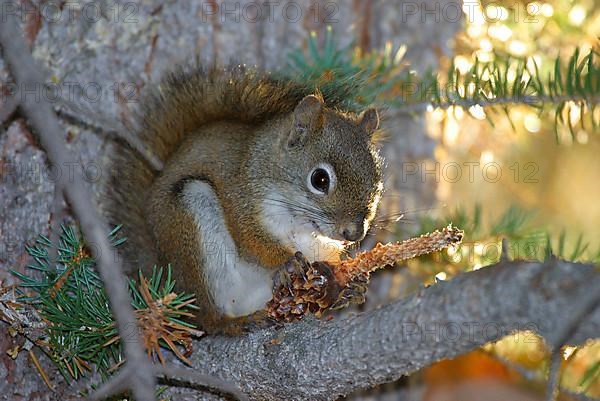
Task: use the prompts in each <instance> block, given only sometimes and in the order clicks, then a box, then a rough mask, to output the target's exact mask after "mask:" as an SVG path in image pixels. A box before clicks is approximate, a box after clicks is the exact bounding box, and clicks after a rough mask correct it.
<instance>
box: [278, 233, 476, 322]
mask: <svg viewBox="0 0 600 401" xmlns="http://www.w3.org/2000/svg"><path fill="white" fill-rule="evenodd" d="M463 235H464V233H463V231H462V230H459V229H458V228H456V227H452V225H449V226H448V227H445V228H444V229H442V230H436V231H434V232H433V233H430V234H425V235H421V236H420V237H416V238H410V239H408V240H406V241H403V242H397V243H391V244H377V245H376V246H375V248H373V249H372V250H370V251H366V252H361V253H359V254H358V255H356V256H355V257H354V258H351V259H346V260H343V261H340V262H339V263H336V264H331V263H327V262H313V263H310V262H308V261H307V260H306V258H304V256H303V255H302V253H300V252H297V253H296V254H295V255H294V257H293V258H291V259H290V260H289V261H288V262H287V263H286V264H285V265H284V267H283V268H282V269H281V270H280V271H279V274H278V275H277V276H276V277H275V280H274V286H273V298H272V299H271V300H270V301H269V302H268V303H267V314H268V315H269V316H270V317H271V318H273V319H275V320H277V321H282V322H291V321H294V320H299V319H301V318H302V317H303V316H304V315H305V314H307V313H312V314H314V315H316V316H321V315H322V314H323V312H325V311H327V310H332V309H340V308H343V307H345V306H348V305H349V304H353V303H354V304H359V303H363V302H364V299H365V297H364V296H365V292H366V290H367V285H368V283H369V275H370V273H371V272H373V271H375V270H377V269H381V268H384V267H386V266H390V265H393V264H395V263H397V262H400V261H403V260H407V259H411V258H414V257H417V256H420V255H425V254H428V253H432V252H437V251H440V250H442V249H444V248H447V247H449V246H453V245H458V244H460V242H461V241H462V238H463Z"/></svg>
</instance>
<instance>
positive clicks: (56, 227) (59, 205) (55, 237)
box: [48, 183, 65, 263]
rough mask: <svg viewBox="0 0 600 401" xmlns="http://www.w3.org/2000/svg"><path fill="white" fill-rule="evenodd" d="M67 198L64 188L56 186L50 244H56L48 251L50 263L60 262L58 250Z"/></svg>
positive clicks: (51, 214) (51, 211)
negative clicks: (64, 205)
mask: <svg viewBox="0 0 600 401" xmlns="http://www.w3.org/2000/svg"><path fill="white" fill-rule="evenodd" d="M64 200H65V196H64V193H63V187H62V185H60V184H59V183H56V184H55V185H54V199H52V208H51V209H50V235H49V237H50V242H51V243H52V244H55V246H53V247H51V248H50V249H49V251H48V260H49V261H50V263H56V261H57V260H58V248H59V246H60V244H59V242H60V241H59V238H60V224H61V221H62V218H63V203H64Z"/></svg>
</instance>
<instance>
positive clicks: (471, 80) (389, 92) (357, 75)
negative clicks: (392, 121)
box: [289, 29, 600, 132]
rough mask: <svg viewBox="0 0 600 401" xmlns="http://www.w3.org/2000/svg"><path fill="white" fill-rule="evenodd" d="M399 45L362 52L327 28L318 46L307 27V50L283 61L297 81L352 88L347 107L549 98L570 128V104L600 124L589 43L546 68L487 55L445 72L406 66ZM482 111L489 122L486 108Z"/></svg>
mask: <svg viewBox="0 0 600 401" xmlns="http://www.w3.org/2000/svg"><path fill="white" fill-rule="evenodd" d="M405 52H406V47H404V46H402V47H400V48H399V49H398V50H397V51H396V52H395V53H393V52H392V49H391V48H390V47H387V48H386V49H385V50H384V51H383V52H380V51H376V52H372V53H368V54H361V53H360V52H358V51H356V50H354V49H353V47H352V46H348V47H346V48H343V49H338V48H337V46H336V42H335V39H334V37H333V33H332V30H330V29H329V30H328V31H327V33H326V36H325V40H324V45H323V48H322V49H319V48H318V46H317V37H316V35H314V34H313V35H311V36H310V37H309V38H308V52H307V53H305V52H304V51H302V50H297V51H295V52H292V53H291V54H290V55H289V67H290V69H291V70H292V71H294V74H295V75H294V74H293V75H292V76H293V77H294V78H295V79H297V80H298V81H300V82H305V83H306V82H308V83H311V84H312V85H313V86H314V87H315V88H319V89H321V88H324V90H327V91H329V92H331V91H335V90H339V91H341V92H343V93H352V96H351V97H349V98H348V100H347V101H346V105H347V107H349V108H361V107H365V106H366V105H369V104H379V105H381V106H383V107H391V108H392V109H393V110H394V111H395V112H397V113H409V114H411V113H419V112H424V111H429V110H433V109H436V108H438V109H448V108H450V107H452V106H460V107H463V108H465V109H470V108H471V107H475V106H479V107H482V108H486V109H489V111H492V112H496V111H497V110H496V109H498V108H500V109H501V111H503V112H504V113H505V114H507V115H508V107H509V106H513V105H525V106H530V107H534V108H536V109H537V110H539V111H540V112H541V111H543V110H544V109H545V106H549V105H553V106H554V115H555V120H556V123H557V125H560V124H562V125H565V126H568V127H569V129H570V130H571V132H573V128H574V127H573V125H574V122H573V117H572V111H573V110H577V114H578V117H579V120H580V121H581V124H585V121H584V119H587V120H588V121H589V123H590V125H591V126H592V127H593V128H594V129H596V128H597V127H599V126H600V120H599V119H598V117H597V116H596V114H597V113H596V110H597V109H598V105H599V104H600V62H599V54H598V52H597V51H596V50H594V49H592V50H590V51H589V52H588V53H587V54H586V55H581V54H580V51H579V49H575V51H574V52H573V54H571V55H570V56H568V57H567V58H566V59H565V58H564V57H561V56H558V57H556V58H555V59H554V63H552V68H551V69H547V70H544V69H542V66H541V65H538V63H537V62H536V60H535V59H534V58H511V57H501V56H500V55H495V57H494V59H493V61H491V62H480V61H479V60H478V59H476V60H475V62H474V64H473V65H472V66H471V68H470V69H469V70H468V71H465V72H461V71H460V70H459V69H458V68H456V67H455V66H454V65H452V66H451V67H450V68H449V69H448V71H447V73H445V74H436V73H434V72H433V71H430V70H428V71H426V72H425V73H423V74H421V75H418V74H417V73H416V72H415V71H412V70H410V66H409V64H408V63H407V62H405V61H404V54H405ZM349 88H350V89H349ZM486 118H488V121H490V122H492V121H491V118H490V116H489V115H486ZM492 123H493V122H492Z"/></svg>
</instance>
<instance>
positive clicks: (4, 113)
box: [0, 95, 19, 124]
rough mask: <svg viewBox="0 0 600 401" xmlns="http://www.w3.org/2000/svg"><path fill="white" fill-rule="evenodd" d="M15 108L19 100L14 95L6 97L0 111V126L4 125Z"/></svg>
mask: <svg viewBox="0 0 600 401" xmlns="http://www.w3.org/2000/svg"><path fill="white" fill-rule="evenodd" d="M17 107H19V99H17V97H16V96H15V95H13V96H10V97H8V98H7V99H6V101H5V102H4V103H3V104H2V108H1V109H0V124H4V123H6V120H8V118H9V117H10V116H12V115H13V114H14V112H15V111H16V110H17Z"/></svg>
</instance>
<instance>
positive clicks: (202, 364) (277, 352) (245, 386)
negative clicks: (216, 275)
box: [193, 261, 600, 400]
mask: <svg viewBox="0 0 600 401" xmlns="http://www.w3.org/2000/svg"><path fill="white" fill-rule="evenodd" d="M598 288H600V274H599V273H598V272H597V271H595V269H594V268H593V267H592V266H589V265H582V264H574V263H568V262H558V261H550V262H547V263H532V262H501V263H499V264H498V265H495V266H493V267H488V268H484V269H481V270H478V271H475V272H472V273H467V274H463V275H461V276H459V277H456V278H455V279H453V280H451V281H450V282H442V283H439V284H436V285H434V286H431V287H429V288H425V289H422V290H421V291H419V292H417V293H416V294H414V295H412V296H409V297H407V298H406V299H403V300H400V301H397V302H395V303H393V304H390V305H387V306H385V307H382V308H380V309H377V310H375V311H372V312H367V313H364V314H360V315H357V316H354V317H350V318H345V319H341V320H332V321H319V320H315V319H310V320H307V321H303V322H300V323H296V324H290V325H287V326H285V327H284V328H282V329H280V330H264V331H260V332H256V333H252V334H250V335H248V336H245V337H241V338H225V337H212V338H204V339H202V340H201V341H199V342H198V343H197V344H196V349H195V352H194V356H193V362H194V367H195V369H197V370H199V371H201V372H203V373H205V374H213V375H216V376H218V377H222V378H224V379H226V380H228V381H231V382H234V383H235V384H237V385H239V387H240V388H241V389H242V390H243V391H244V392H246V393H247V394H248V395H249V396H250V397H251V398H252V399H261V400H280V399H310V400H332V399H336V398H337V397H338V396H340V395H344V394H348V393H350V392H352V391H354V390H357V389H360V388H367V387H370V386H373V385H376V384H379V383H385V382H389V381H392V380H395V379H397V378H399V377H400V376H402V375H406V374H410V373H411V372H414V371H416V370H418V369H421V368H423V367H425V366H428V365H430V364H432V363H433V362H435V361H438V360H440V359H444V358H452V357H454V356H456V355H460V354H463V353H465V352H468V351H470V350H472V349H475V348H477V347H479V346H481V345H483V344H485V343H487V342H490V341H495V340H497V339H500V338H502V337H503V336H505V335H506V334H509V333H512V332H515V331H517V330H532V331H535V332H537V333H538V334H540V335H542V336H543V337H545V338H546V340H547V341H549V343H550V344H554V343H556V342H557V341H559V340H560V339H558V338H555V337H556V333H559V332H560V328H561V327H562V326H563V325H564V321H565V318H567V317H568V316H570V315H571V314H572V313H574V312H575V311H577V309H578V308H579V305H580V304H581V302H582V301H585V299H586V294H587V293H589V291H598ZM523 335H528V334H523ZM597 337H600V310H598V309H596V310H595V311H594V312H592V314H590V315H589V316H588V318H587V319H585V320H584V321H583V322H582V323H581V325H580V327H579V328H578V329H577V330H576V331H575V332H574V335H573V336H572V337H571V338H570V339H569V342H570V343H574V344H575V343H581V342H583V341H585V340H586V339H590V338H597Z"/></svg>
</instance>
